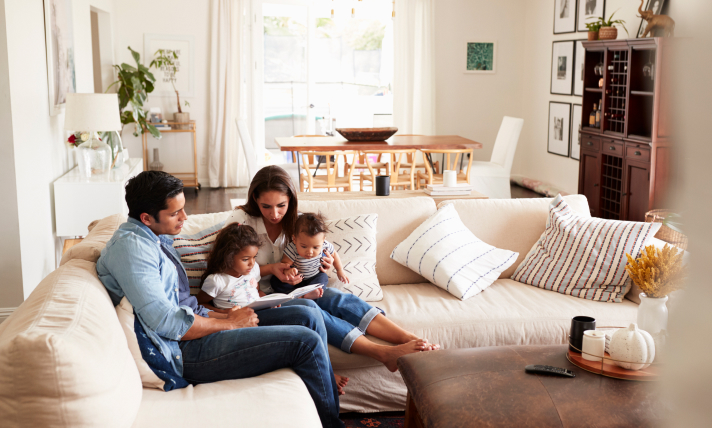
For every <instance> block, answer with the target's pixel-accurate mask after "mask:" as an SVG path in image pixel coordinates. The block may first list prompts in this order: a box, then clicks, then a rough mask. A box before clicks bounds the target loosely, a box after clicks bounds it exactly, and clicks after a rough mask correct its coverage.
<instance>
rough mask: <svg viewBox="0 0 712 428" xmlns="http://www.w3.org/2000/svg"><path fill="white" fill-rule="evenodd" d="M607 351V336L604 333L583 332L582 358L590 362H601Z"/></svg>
mask: <svg viewBox="0 0 712 428" xmlns="http://www.w3.org/2000/svg"><path fill="white" fill-rule="evenodd" d="M605 350H606V334H605V333H604V332H602V331H596V330H586V331H584V332H583V344H582V347H581V351H582V352H581V356H582V357H583V359H584V360H588V361H601V360H602V357H603V355H604V354H605Z"/></svg>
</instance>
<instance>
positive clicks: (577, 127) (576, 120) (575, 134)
mask: <svg viewBox="0 0 712 428" xmlns="http://www.w3.org/2000/svg"><path fill="white" fill-rule="evenodd" d="M582 115H583V107H582V106H581V104H574V108H573V112H572V113H571V148H570V149H569V152H570V156H571V159H576V160H581V121H582V120H583V117H582Z"/></svg>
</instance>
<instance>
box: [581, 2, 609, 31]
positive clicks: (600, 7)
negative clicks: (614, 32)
mask: <svg viewBox="0 0 712 428" xmlns="http://www.w3.org/2000/svg"><path fill="white" fill-rule="evenodd" d="M577 1H578V3H579V4H578V31H585V32H588V29H587V28H586V24H588V23H591V22H596V20H597V19H598V18H603V16H604V14H605V13H606V0H577Z"/></svg>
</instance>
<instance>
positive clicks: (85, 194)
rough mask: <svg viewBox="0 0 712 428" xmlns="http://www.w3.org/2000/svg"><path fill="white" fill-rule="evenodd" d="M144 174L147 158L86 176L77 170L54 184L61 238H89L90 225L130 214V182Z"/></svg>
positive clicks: (130, 160) (55, 208)
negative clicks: (127, 198)
mask: <svg viewBox="0 0 712 428" xmlns="http://www.w3.org/2000/svg"><path fill="white" fill-rule="evenodd" d="M142 171H143V159H141V158H134V159H129V160H128V162H126V163H124V164H123V165H121V166H120V167H119V168H115V169H112V170H110V171H108V172H105V173H103V174H95V175H92V176H91V177H89V178H87V177H83V176H81V175H80V174H79V169H78V168H73V169H71V170H70V171H69V172H67V173H66V174H64V175H63V176H61V177H60V178H58V179H57V180H56V181H55V182H54V217H55V220H56V222H57V236H60V237H70V236H86V234H87V233H88V230H87V226H88V225H89V223H91V222H92V221H94V220H100V219H102V218H104V217H108V216H110V215H113V214H120V213H123V214H128V212H129V209H128V207H127V206H126V200H125V198H124V197H125V194H126V192H125V189H124V187H125V186H126V182H127V181H128V180H129V179H130V178H131V177H134V176H136V175H137V174H139V173H141V172H142Z"/></svg>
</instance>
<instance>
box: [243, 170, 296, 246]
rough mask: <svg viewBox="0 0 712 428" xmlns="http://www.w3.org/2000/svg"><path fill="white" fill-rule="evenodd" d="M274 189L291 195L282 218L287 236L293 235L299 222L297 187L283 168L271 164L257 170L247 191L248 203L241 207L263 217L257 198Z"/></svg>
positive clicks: (249, 212)
mask: <svg viewBox="0 0 712 428" xmlns="http://www.w3.org/2000/svg"><path fill="white" fill-rule="evenodd" d="M273 190H274V191H277V192H280V193H284V194H285V195H287V197H289V206H288V208H287V213H286V214H285V215H284V217H283V218H282V231H283V232H284V234H285V235H286V236H288V237H291V236H292V235H293V234H294V224H295V223H296V222H297V205H298V201H297V189H296V188H295V187H294V183H292V179H291V178H290V177H289V174H288V173H287V171H285V170H283V169H282V168H280V167H278V166H276V165H270V166H266V167H264V168H262V169H261V170H259V171H257V174H255V177H254V178H253V179H252V183H250V189H249V190H248V191H247V203H246V204H245V205H242V206H241V207H240V208H242V210H243V211H245V212H246V213H247V214H249V215H251V216H252V217H262V211H260V207H259V206H258V205H257V198H259V197H260V195H261V194H262V193H264V192H269V191H273Z"/></svg>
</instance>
